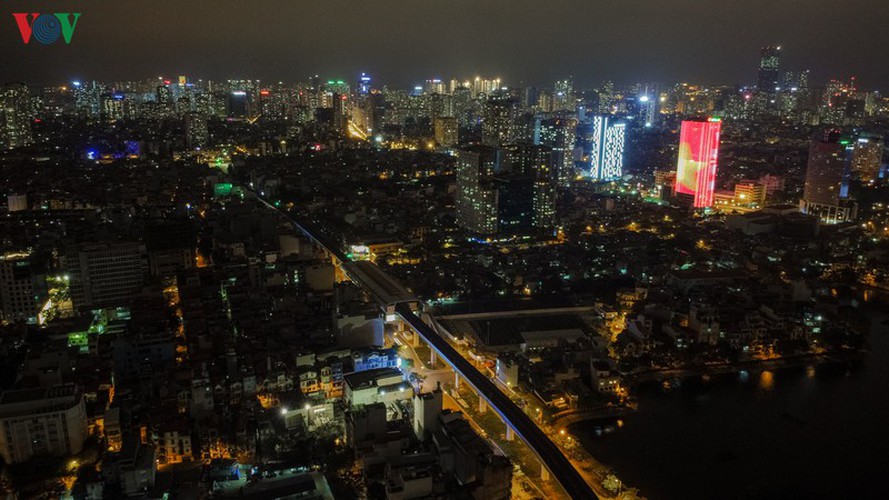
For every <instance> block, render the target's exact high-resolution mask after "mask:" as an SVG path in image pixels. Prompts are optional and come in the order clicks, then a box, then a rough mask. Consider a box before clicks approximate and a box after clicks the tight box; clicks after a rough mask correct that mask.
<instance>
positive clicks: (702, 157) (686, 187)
mask: <svg viewBox="0 0 889 500" xmlns="http://www.w3.org/2000/svg"><path fill="white" fill-rule="evenodd" d="M721 127H722V121H720V119H719V118H710V119H709V120H707V121H693V120H685V121H683V122H682V131H681V133H680V135H679V162H678V163H677V165H676V182H675V183H674V185H673V189H674V190H675V192H676V193H681V194H689V195H692V196H694V207H695V208H706V207H710V206H713V188H714V184H715V182H716V159H717V156H718V154H719V131H720V129H721Z"/></svg>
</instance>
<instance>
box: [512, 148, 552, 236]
mask: <svg viewBox="0 0 889 500" xmlns="http://www.w3.org/2000/svg"><path fill="white" fill-rule="evenodd" d="M504 156H505V157H504V162H505V163H506V164H507V167H506V168H507V169H508V170H509V171H510V172H511V173H512V174H513V175H517V176H524V177H526V178H530V179H531V180H533V184H534V190H533V194H532V200H531V211H532V216H531V217H532V220H531V225H532V226H534V227H536V228H538V229H550V228H552V227H553V226H554V225H555V222H556V182H557V180H556V177H555V174H556V173H555V169H554V168H553V154H552V148H550V147H548V146H538V145H532V144H521V145H516V146H513V147H510V148H508V149H506V150H504Z"/></svg>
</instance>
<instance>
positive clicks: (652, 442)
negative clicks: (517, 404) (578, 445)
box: [572, 312, 889, 500]
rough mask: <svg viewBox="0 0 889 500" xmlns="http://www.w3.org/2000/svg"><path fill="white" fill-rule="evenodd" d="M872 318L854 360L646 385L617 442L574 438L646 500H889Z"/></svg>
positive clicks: (884, 375) (883, 377)
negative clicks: (863, 348) (865, 344)
mask: <svg viewBox="0 0 889 500" xmlns="http://www.w3.org/2000/svg"><path fill="white" fill-rule="evenodd" d="M870 316H871V332H870V336H869V343H870V347H871V352H870V353H869V354H868V355H867V356H866V357H865V358H864V359H863V360H860V361H855V362H851V363H843V364H833V365H819V366H808V367H800V368H788V369H784V370H780V371H777V372H774V373H773V372H767V371H766V372H763V371H759V370H751V371H750V372H749V373H747V374H746V375H745V374H743V373H742V374H740V375H739V374H732V375H723V376H714V377H712V378H711V379H710V380H708V381H704V380H702V379H701V378H699V377H697V378H690V379H686V380H684V381H683V383H682V385H681V387H679V388H673V389H670V390H665V389H663V388H662V387H660V386H658V385H655V384H651V385H649V386H647V387H642V388H640V391H639V394H638V402H639V411H638V412H636V413H635V414H633V415H631V416H629V417H626V418H624V419H623V421H622V422H621V424H622V425H620V426H619V427H618V428H617V430H616V431H615V432H613V433H608V434H603V435H601V436H599V435H597V434H596V433H595V432H594V431H593V429H594V425H596V424H597V423H595V422H588V423H583V424H578V425H577V426H575V427H573V428H572V430H573V432H574V433H575V435H576V436H578V438H579V439H580V441H581V442H582V443H583V444H584V446H585V447H586V448H587V449H588V450H589V451H590V452H591V453H592V454H593V455H594V456H595V457H596V458H597V459H599V460H600V461H602V462H603V463H605V464H608V465H609V466H611V467H612V468H613V469H614V471H615V473H616V474H617V476H618V477H619V478H620V479H621V480H623V481H625V482H626V483H627V484H629V485H631V486H634V487H637V488H639V490H640V491H641V493H642V494H643V495H644V496H646V497H647V498H649V499H654V500H657V499H672V498H707V499H724V498H725V499H727V498H792V499H813V498H815V499H818V498H858V499H869V498H875V499H876V498H880V499H882V498H889V484H887V483H886V481H887V479H889V325H887V324H885V323H883V322H884V321H886V319H887V318H889V315H886V314H881V313H876V312H873V313H871V314H870ZM599 424H601V423H599Z"/></svg>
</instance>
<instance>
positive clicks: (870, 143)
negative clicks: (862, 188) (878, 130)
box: [852, 135, 883, 182]
mask: <svg viewBox="0 0 889 500" xmlns="http://www.w3.org/2000/svg"><path fill="white" fill-rule="evenodd" d="M882 163H883V138H882V137H881V136H878V135H864V136H861V137H859V138H858V140H857V141H855V147H854V148H853V150H852V174H853V175H855V176H856V177H857V178H858V179H859V180H861V181H862V182H871V181H874V180H876V179H877V177H879V176H880V167H881V165H882Z"/></svg>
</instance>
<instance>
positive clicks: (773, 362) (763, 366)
mask: <svg viewBox="0 0 889 500" xmlns="http://www.w3.org/2000/svg"><path fill="white" fill-rule="evenodd" d="M867 353H868V351H866V350H849V351H837V352H825V353H806V354H797V355H792V356H783V357H780V358H772V359H751V360H745V361H737V362H731V363H728V362H726V363H712V364H707V365H699V366H688V367H682V368H664V369H659V370H648V371H644V372H637V373H634V374H631V375H628V376H627V377H625V382H626V383H627V384H628V385H629V386H630V387H631V388H636V387H638V386H639V385H640V384H643V383H646V382H669V381H672V380H674V379H683V378H687V377H700V376H705V375H724V374H728V373H740V372H742V371H751V370H756V371H759V370H769V371H775V370H782V369H787V368H797V367H801V366H810V365H813V364H830V363H847V362H850V361H855V360H860V359H863V358H864V357H865V356H866V355H867Z"/></svg>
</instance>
